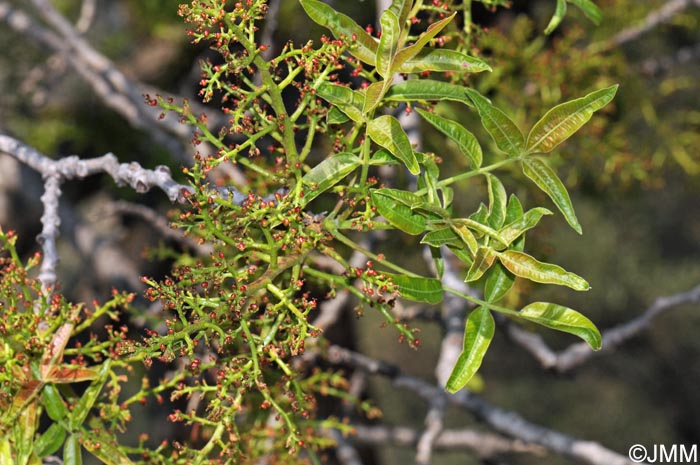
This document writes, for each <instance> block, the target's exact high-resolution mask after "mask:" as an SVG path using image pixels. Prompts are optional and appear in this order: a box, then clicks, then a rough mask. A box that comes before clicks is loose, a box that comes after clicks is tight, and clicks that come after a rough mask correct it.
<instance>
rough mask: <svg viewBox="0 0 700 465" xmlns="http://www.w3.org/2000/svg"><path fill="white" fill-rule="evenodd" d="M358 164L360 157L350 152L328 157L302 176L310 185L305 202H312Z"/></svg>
mask: <svg viewBox="0 0 700 465" xmlns="http://www.w3.org/2000/svg"><path fill="white" fill-rule="evenodd" d="M358 166H360V159H359V158H357V157H356V156H355V155H353V154H352V153H349V152H341V153H336V154H334V155H332V156H331V157H330V158H326V159H325V160H323V161H322V162H321V163H319V164H318V165H316V166H314V167H313V169H312V170H311V171H309V172H308V173H306V174H305V175H304V177H303V178H301V181H302V182H303V183H304V185H306V186H309V189H308V190H306V191H305V192H304V202H306V203H308V202H311V201H312V200H313V199H315V198H316V197H318V196H319V195H321V194H322V193H323V192H325V191H327V190H328V189H330V188H331V187H333V186H334V185H335V184H336V183H337V182H339V181H340V180H341V179H343V178H344V177H345V176H347V175H348V174H350V173H352V172H353V171H354V170H355V168H357V167H358Z"/></svg>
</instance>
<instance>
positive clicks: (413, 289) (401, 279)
mask: <svg viewBox="0 0 700 465" xmlns="http://www.w3.org/2000/svg"><path fill="white" fill-rule="evenodd" d="M382 274H385V275H387V276H389V277H391V281H392V282H393V283H394V284H395V285H396V286H397V287H398V288H399V293H400V294H401V297H403V298H404V299H408V300H413V301H415V302H426V303H429V304H439V303H440V302H442V284H441V283H440V280H438V279H435V278H424V277H416V276H406V275H401V274H391V273H386V272H382Z"/></svg>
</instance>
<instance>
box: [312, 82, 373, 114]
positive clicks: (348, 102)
mask: <svg viewBox="0 0 700 465" xmlns="http://www.w3.org/2000/svg"><path fill="white" fill-rule="evenodd" d="M316 94H317V95H318V96H319V97H321V98H322V99H324V100H326V101H327V102H329V103H332V104H333V105H335V106H336V107H337V108H338V110H340V111H342V112H343V113H344V114H345V115H346V116H347V117H348V118H350V119H352V120H353V121H355V122H356V123H361V122H362V121H364V115H363V114H362V108H363V106H364V104H365V96H364V95H363V94H362V93H361V92H357V91H354V90H352V89H350V88H349V87H345V86H339V85H336V84H331V83H328V82H324V83H322V84H321V85H320V86H319V87H318V89H317V90H316Z"/></svg>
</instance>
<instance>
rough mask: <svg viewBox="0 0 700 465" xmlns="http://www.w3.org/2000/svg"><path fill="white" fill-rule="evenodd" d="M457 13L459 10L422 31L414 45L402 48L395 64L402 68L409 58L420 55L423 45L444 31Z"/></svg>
mask: <svg viewBox="0 0 700 465" xmlns="http://www.w3.org/2000/svg"><path fill="white" fill-rule="evenodd" d="M456 14H457V12H454V13H452V14H451V15H450V16H448V17H447V18H443V19H441V20H440V21H438V22H436V23H433V24H431V25H430V26H428V29H427V30H426V31H425V32H424V33H422V34H421V35H420V36H419V37H418V39H417V40H416V41H415V42H414V43H413V44H412V45H409V46H408V47H406V48H404V49H402V50H401V51H400V52H399V53H398V54H397V55H396V59H395V60H394V66H396V67H398V68H400V67H401V65H403V64H404V63H405V62H406V61H407V60H410V59H412V58H413V57H415V56H416V55H418V53H419V52H420V51H421V50H423V47H425V46H426V45H428V42H430V41H431V40H432V39H433V38H434V37H435V36H436V35H438V34H439V33H440V31H442V30H443V28H444V27H445V26H447V25H448V24H449V23H450V21H452V20H453V19H454V17H455V15H456ZM402 24H403V23H402Z"/></svg>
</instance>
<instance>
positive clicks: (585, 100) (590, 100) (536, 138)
mask: <svg viewBox="0 0 700 465" xmlns="http://www.w3.org/2000/svg"><path fill="white" fill-rule="evenodd" d="M617 87H618V86H617V84H616V85H614V86H611V87H607V88H605V89H601V90H598V91H595V92H591V93H590V94H588V95H586V96H585V97H582V98H579V99H576V100H571V101H570V102H566V103H562V104H561V105H557V106H555V107H554V108H552V109H551V110H549V111H548V112H547V113H545V115H544V116H543V117H542V119H540V120H539V121H538V122H537V123H536V124H535V125H534V126H533V127H532V130H531V131H530V134H529V135H528V136H527V151H528V153H548V152H551V151H552V150H553V149H554V148H555V147H556V146H557V145H559V144H561V143H562V142H564V141H565V140H566V139H568V138H569V137H571V135H572V134H574V133H575V132H576V131H578V130H579V129H581V126H583V125H584V124H586V122H587V121H588V120H589V119H591V116H593V113H595V112H596V111H598V110H600V109H601V108H603V107H604V106H605V105H607V104H608V103H610V101H611V100H612V99H613V97H615V93H616V92H617Z"/></svg>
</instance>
